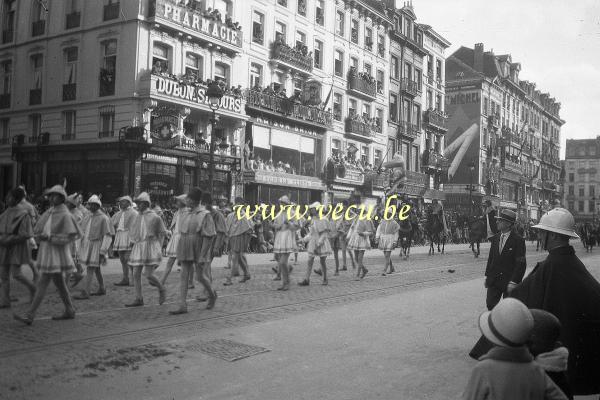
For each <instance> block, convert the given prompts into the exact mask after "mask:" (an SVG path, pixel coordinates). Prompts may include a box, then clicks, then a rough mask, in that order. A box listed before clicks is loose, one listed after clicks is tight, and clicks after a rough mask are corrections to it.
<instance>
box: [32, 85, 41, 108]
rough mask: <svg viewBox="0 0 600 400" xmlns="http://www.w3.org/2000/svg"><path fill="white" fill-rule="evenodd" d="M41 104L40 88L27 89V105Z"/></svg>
mask: <svg viewBox="0 0 600 400" xmlns="http://www.w3.org/2000/svg"><path fill="white" fill-rule="evenodd" d="M37 104H42V89H31V90H30V91H29V105H30V106H35V105H37Z"/></svg>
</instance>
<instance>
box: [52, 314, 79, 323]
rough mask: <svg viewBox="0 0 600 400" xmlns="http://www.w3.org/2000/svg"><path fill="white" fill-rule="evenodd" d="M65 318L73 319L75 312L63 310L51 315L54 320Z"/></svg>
mask: <svg viewBox="0 0 600 400" xmlns="http://www.w3.org/2000/svg"><path fill="white" fill-rule="evenodd" d="M66 319H75V313H74V312H70V313H68V312H64V313H62V314H59V315H53V316H52V320H54V321H64V320H66Z"/></svg>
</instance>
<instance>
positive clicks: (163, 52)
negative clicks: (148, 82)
mask: <svg viewBox="0 0 600 400" xmlns="http://www.w3.org/2000/svg"><path fill="white" fill-rule="evenodd" d="M169 50H170V48H169V46H166V45H164V44H162V43H156V42H155V43H154V46H153V48H152V73H153V74H168V73H170V72H171V70H170V68H169V53H170V51H169Z"/></svg>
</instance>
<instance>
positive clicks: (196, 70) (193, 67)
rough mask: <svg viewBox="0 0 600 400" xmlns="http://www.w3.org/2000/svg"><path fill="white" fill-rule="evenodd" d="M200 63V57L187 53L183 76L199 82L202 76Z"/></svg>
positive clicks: (201, 60) (201, 61)
mask: <svg viewBox="0 0 600 400" xmlns="http://www.w3.org/2000/svg"><path fill="white" fill-rule="evenodd" d="M202 63H203V59H202V57H200V56H198V55H196V54H192V53H187V54H186V55H185V75H186V76H189V77H191V78H193V79H195V80H201V79H202V78H203V75H204V74H203V73H202Z"/></svg>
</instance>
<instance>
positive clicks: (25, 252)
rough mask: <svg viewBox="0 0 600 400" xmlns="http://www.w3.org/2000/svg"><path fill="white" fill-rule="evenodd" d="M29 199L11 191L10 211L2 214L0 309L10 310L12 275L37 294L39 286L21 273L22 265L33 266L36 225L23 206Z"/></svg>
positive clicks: (22, 191) (7, 200) (19, 189)
mask: <svg viewBox="0 0 600 400" xmlns="http://www.w3.org/2000/svg"><path fill="white" fill-rule="evenodd" d="M24 197H25V191H24V190H23V189H21V188H16V189H13V190H11V191H10V192H9V193H8V196H7V197H6V204H7V206H8V208H7V209H6V210H4V212H2V214H0V285H1V286H2V292H1V296H0V308H9V307H10V276H11V274H12V277H13V278H14V279H15V280H16V281H17V282H20V283H21V284H23V285H25V287H27V289H28V290H29V294H30V297H31V298H32V299H33V297H34V295H35V285H34V284H33V282H31V281H30V280H29V279H27V278H26V277H25V276H24V275H23V273H22V272H21V265H23V264H29V262H30V261H31V251H30V249H29V239H31V238H32V237H33V224H32V222H31V217H30V215H29V213H28V212H27V210H26V209H24V208H23V207H21V206H19V203H20V202H21V200H23V198H24Z"/></svg>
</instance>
